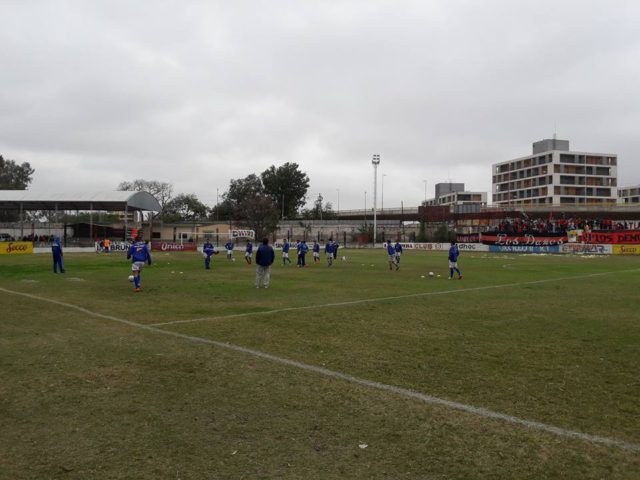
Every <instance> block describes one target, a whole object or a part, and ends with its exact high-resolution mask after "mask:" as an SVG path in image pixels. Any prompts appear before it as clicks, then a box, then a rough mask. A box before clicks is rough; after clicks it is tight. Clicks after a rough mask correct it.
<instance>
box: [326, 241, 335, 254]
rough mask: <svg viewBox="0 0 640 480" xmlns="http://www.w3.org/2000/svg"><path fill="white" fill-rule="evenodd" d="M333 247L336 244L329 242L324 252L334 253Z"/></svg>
mask: <svg viewBox="0 0 640 480" xmlns="http://www.w3.org/2000/svg"><path fill="white" fill-rule="evenodd" d="M333 247H334V244H333V243H332V242H327V244H326V245H325V246H324V252H325V253H333Z"/></svg>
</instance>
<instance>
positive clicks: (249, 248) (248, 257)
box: [244, 240, 253, 265]
mask: <svg viewBox="0 0 640 480" xmlns="http://www.w3.org/2000/svg"><path fill="white" fill-rule="evenodd" d="M252 255H253V243H251V240H248V241H247V248H245V250H244V259H245V261H246V262H247V265H251V256H252Z"/></svg>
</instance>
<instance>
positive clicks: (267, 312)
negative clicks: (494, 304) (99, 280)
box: [150, 268, 640, 327]
mask: <svg viewBox="0 0 640 480" xmlns="http://www.w3.org/2000/svg"><path fill="white" fill-rule="evenodd" d="M638 271H640V268H634V269H631V270H618V271H616V272H600V273H590V274H587V275H579V276H575V277H562V278H547V279H544V280H533V281H530V282H518V283H506V284H501V285H485V286H483V287H472V288H457V289H455V290H441V291H439V292H420V293H407V294H405V295H397V296H394V297H376V298H364V299H362V300H349V301H346V302H336V303H325V304H321V305H305V306H301V307H287V308H278V309H274V310H263V311H259V312H244V313H232V314H229V315H220V316H218V317H200V318H191V319H187V320H172V321H170V322H159V323H151V324H150V326H152V327H161V326H164V325H178V324H181V323H194V322H208V321H214V320H227V319H229V318H241V317H250V316H256V315H271V314H274V313H283V312H293V311H296V310H313V309H315V308H328V307H344V306H348V305H358V304H361V303H372V302H384V301H387V300H400V299H403V298H415V297H428V296H434V295H448V294H450V293H464V292H478V291H482V290H492V289H496V288H512V287H521V286H524V285H537V284H540V283H550V282H561V281H566V280H580V279H585V278H589V277H598V276H601V275H612V274H615V273H625V272H638Z"/></svg>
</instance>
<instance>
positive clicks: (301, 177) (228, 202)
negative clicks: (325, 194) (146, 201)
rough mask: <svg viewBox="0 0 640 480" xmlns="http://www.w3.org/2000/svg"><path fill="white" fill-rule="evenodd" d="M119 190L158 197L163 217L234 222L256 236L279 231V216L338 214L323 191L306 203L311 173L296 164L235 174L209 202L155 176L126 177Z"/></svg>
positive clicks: (323, 216) (311, 216)
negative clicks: (214, 200) (215, 199)
mask: <svg viewBox="0 0 640 480" xmlns="http://www.w3.org/2000/svg"><path fill="white" fill-rule="evenodd" d="M118 190H129V191H146V192H149V193H151V194H152V195H153V196H154V197H156V198H157V199H158V202H159V203H160V207H161V211H160V212H159V213H158V214H157V215H156V217H157V218H158V219H160V220H162V221H164V222H190V221H193V222H195V221H230V222H233V223H234V224H235V225H238V226H243V227H248V228H251V229H253V230H255V231H256V235H257V236H258V238H260V237H263V236H266V235H268V234H269V233H271V232H273V231H275V230H276V229H277V226H278V222H279V221H280V220H281V219H294V218H305V219H323V218H324V219H329V218H334V217H335V214H334V212H333V210H332V206H331V203H323V198H322V195H321V194H319V195H318V198H317V199H316V200H315V202H314V204H313V207H312V208H308V209H307V208H303V207H304V206H305V204H306V199H307V192H308V190H309V176H308V175H307V174H306V173H305V172H303V171H301V170H300V167H299V165H298V164H297V163H290V162H288V163H285V164H284V165H281V166H279V167H276V166H275V165H272V166H270V167H269V168H267V169H266V170H265V171H264V172H262V173H261V174H259V175H257V174H255V173H252V174H250V175H247V176H246V177H244V178H238V179H233V180H231V181H230V182H229V187H228V189H227V190H226V191H225V192H224V193H223V194H222V201H221V202H220V203H218V204H217V205H213V206H207V205H205V204H204V203H203V202H201V201H200V200H199V199H198V197H197V196H196V195H195V194H184V193H180V194H177V195H175V196H173V185H172V184H170V183H167V182H159V181H156V180H142V179H138V180H134V181H131V182H122V183H120V185H118Z"/></svg>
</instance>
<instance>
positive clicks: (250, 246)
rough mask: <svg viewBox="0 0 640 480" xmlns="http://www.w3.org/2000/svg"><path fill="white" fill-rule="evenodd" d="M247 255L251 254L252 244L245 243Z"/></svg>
mask: <svg viewBox="0 0 640 480" xmlns="http://www.w3.org/2000/svg"><path fill="white" fill-rule="evenodd" d="M245 251H246V252H247V253H251V252H253V243H251V242H247V248H246V250H245Z"/></svg>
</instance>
